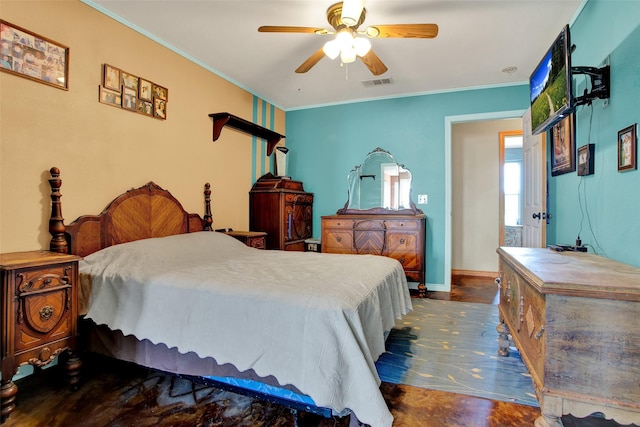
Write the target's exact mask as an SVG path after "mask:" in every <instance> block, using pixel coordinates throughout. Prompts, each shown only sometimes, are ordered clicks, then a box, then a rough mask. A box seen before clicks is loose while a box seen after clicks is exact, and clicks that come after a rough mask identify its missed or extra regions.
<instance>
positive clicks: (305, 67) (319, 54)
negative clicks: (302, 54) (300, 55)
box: [296, 48, 324, 73]
mask: <svg viewBox="0 0 640 427" xmlns="http://www.w3.org/2000/svg"><path fill="white" fill-rule="evenodd" d="M322 58H324V51H323V50H322V48H320V49H318V50H317V51H316V52H315V53H314V54H313V55H311V56H310V57H309V58H307V60H306V61H304V62H303V63H302V65H300V66H299V67H298V68H297V69H296V73H306V72H307V71H309V70H310V69H311V67H313V66H314V65H316V64H317V63H318V62H320V60H321V59H322Z"/></svg>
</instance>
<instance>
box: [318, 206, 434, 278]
mask: <svg viewBox="0 0 640 427" xmlns="http://www.w3.org/2000/svg"><path fill="white" fill-rule="evenodd" d="M425 227H426V218H425V216H424V215H387V214H380V215H379V214H375V215H368V214H363V215H359V214H354V215H348V214H345V215H331V216H323V217H322V238H321V242H322V252H327V253H341V254H373V255H382V256H387V257H391V258H394V259H396V260H398V261H399V262H400V264H402V267H403V268H404V271H405V274H406V275H407V280H409V281H413V282H418V283H420V284H422V285H424V280H425V267H424V266H425V260H424V257H425Z"/></svg>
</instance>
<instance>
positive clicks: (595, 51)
mask: <svg viewBox="0 0 640 427" xmlns="http://www.w3.org/2000/svg"><path fill="white" fill-rule="evenodd" d="M638 17H640V1H605V0H590V1H589V2H588V3H587V5H586V6H585V7H584V9H583V10H582V13H581V14H580V16H579V17H578V18H577V19H576V21H575V22H574V24H573V25H572V26H571V41H572V43H573V44H574V45H575V46H576V49H575V51H574V52H573V54H572V56H571V60H572V63H573V66H595V67H599V66H600V65H601V64H602V63H603V61H604V60H605V59H606V58H607V56H609V58H610V63H611V95H610V98H609V105H608V106H606V107H605V106H604V105H605V103H604V101H603V100H596V101H594V102H593V104H592V105H591V106H581V107H578V109H577V111H576V130H577V131H576V148H579V147H581V146H583V145H585V144H588V143H592V144H595V165H594V170H595V173H594V174H593V175H590V176H585V177H579V176H578V175H577V174H576V173H575V172H574V173H569V174H565V175H560V176H556V177H549V178H548V180H549V181H548V182H549V209H548V210H549V211H550V212H551V213H552V215H553V218H552V221H551V223H550V227H549V230H548V234H547V238H548V241H549V242H550V243H567V244H573V243H574V242H575V240H576V237H577V236H578V233H579V234H580V237H581V239H582V242H583V244H586V245H588V248H589V251H590V252H595V253H598V254H600V255H603V256H606V257H609V258H612V259H615V260H618V261H621V262H624V263H627V264H632V265H635V266H638V267H640V218H639V212H640V171H638V170H634V171H627V172H622V173H621V172H618V167H617V162H618V158H617V137H618V131H619V130H621V129H624V128H626V127H627V126H630V125H633V124H635V123H638V122H639V121H640V25H639V20H638ZM585 85H586V80H585V77H584V76H575V77H574V88H578V90H577V91H576V92H577V93H576V94H577V95H581V94H582V90H583V89H584V87H585Z"/></svg>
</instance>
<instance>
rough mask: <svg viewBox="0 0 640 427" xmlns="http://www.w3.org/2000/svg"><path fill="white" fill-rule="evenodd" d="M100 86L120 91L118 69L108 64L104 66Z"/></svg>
mask: <svg viewBox="0 0 640 427" xmlns="http://www.w3.org/2000/svg"><path fill="white" fill-rule="evenodd" d="M102 86H104V87H105V88H107V89H111V90H115V91H119V90H120V69H119V68H116V67H114V66H112V65H109V64H104V76H103V79H102Z"/></svg>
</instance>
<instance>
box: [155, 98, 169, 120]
mask: <svg viewBox="0 0 640 427" xmlns="http://www.w3.org/2000/svg"><path fill="white" fill-rule="evenodd" d="M153 117H156V118H158V119H162V120H166V119H167V101H165V100H164V99H160V98H153Z"/></svg>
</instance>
